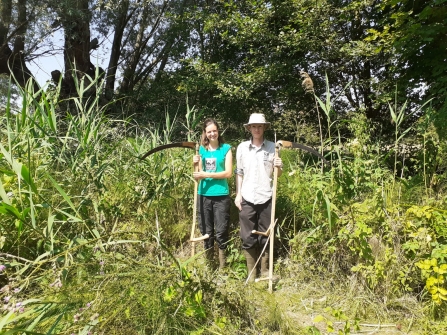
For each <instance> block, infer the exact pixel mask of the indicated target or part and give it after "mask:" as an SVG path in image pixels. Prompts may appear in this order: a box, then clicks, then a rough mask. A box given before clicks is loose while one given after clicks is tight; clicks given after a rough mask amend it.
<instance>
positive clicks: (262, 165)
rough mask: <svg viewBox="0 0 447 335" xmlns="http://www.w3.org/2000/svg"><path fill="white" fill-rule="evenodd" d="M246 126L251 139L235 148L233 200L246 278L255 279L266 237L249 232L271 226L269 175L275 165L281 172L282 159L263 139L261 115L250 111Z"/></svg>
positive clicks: (264, 256) (264, 124) (265, 256)
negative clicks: (245, 261)
mask: <svg viewBox="0 0 447 335" xmlns="http://www.w3.org/2000/svg"><path fill="white" fill-rule="evenodd" d="M244 127H245V129H247V131H249V132H250V133H251V136H252V137H251V140H249V141H245V142H242V143H241V144H239V146H238V147H237V151H236V164H237V165H236V170H235V173H236V199H235V201H234V203H235V204H236V207H237V208H239V222H240V226H241V231H240V236H241V238H242V249H243V252H244V255H245V258H246V259H247V268H248V274H249V275H250V273H251V275H250V277H249V281H254V280H255V277H256V270H254V271H253V272H252V270H253V269H254V266H255V263H256V260H257V259H258V257H259V252H260V251H262V249H263V248H264V246H265V244H266V242H267V237H265V236H262V235H258V234H252V230H257V231H260V232H265V231H267V229H268V228H269V226H270V219H271V210H272V195H273V190H272V176H273V169H274V167H278V168H279V171H278V176H280V175H281V172H282V161H281V158H279V157H275V143H273V142H270V141H267V140H265V139H264V131H265V130H267V129H268V128H269V127H270V122H266V120H265V116H264V114H259V113H253V114H251V115H250V119H249V121H248V123H246V124H244ZM268 250H269V248H268V246H266V248H265V251H264V253H263V254H262V255H261V256H262V258H261V275H262V276H267V275H268V260H269V254H268Z"/></svg>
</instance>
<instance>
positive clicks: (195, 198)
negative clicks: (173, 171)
mask: <svg viewBox="0 0 447 335" xmlns="http://www.w3.org/2000/svg"><path fill="white" fill-rule="evenodd" d="M198 154H199V144H198V143H196V156H197V155H198ZM200 163H201V162H198V163H194V172H199V164H200ZM198 188H199V184H198V182H197V180H196V179H194V205H193V214H192V228H191V239H190V240H191V256H194V254H195V249H196V244H195V242H194V235H195V231H196V221H197V191H198Z"/></svg>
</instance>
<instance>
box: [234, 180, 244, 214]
mask: <svg viewBox="0 0 447 335" xmlns="http://www.w3.org/2000/svg"><path fill="white" fill-rule="evenodd" d="M243 178H244V176H242V175H240V174H236V198H235V199H234V204H235V205H236V207H237V208H239V210H240V211H241V210H242V205H241V201H242V194H241V188H242V179H243Z"/></svg>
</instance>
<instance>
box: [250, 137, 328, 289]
mask: <svg viewBox="0 0 447 335" xmlns="http://www.w3.org/2000/svg"><path fill="white" fill-rule="evenodd" d="M281 148H297V149H302V150H305V151H308V152H310V153H312V154H314V155H316V156H318V157H319V158H320V159H321V160H322V161H323V163H324V164H329V162H328V161H327V160H326V159H325V158H324V157H323V156H322V155H321V154H320V153H319V152H318V151H316V150H314V149H312V148H310V147H308V146H306V145H304V144H300V143H295V142H290V141H283V140H279V141H277V142H276V144H275V158H276V157H279V150H280V149H281ZM273 171H274V172H273V185H272V212H271V217H270V226H269V228H268V229H267V231H265V232H261V231H257V230H253V231H252V234H257V235H262V236H266V237H267V241H268V240H270V244H269V247H270V251H269V276H268V277H267V278H259V279H258V278H257V279H256V280H255V281H256V282H258V281H261V280H268V281H269V292H270V293H272V292H273V252H274V248H273V241H274V238H275V225H276V221H277V220H275V211H276V191H277V185H278V167H276V166H275V168H274V170H273ZM266 246H267V243H266V245H265V246H264V250H265V247H266ZM264 250H262V252H261V255H262V254H263V252H264ZM258 261H259V259H258ZM256 263H257V262H256ZM255 268H256V267H255ZM249 276H250V274H249Z"/></svg>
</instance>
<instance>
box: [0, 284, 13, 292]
mask: <svg viewBox="0 0 447 335" xmlns="http://www.w3.org/2000/svg"><path fill="white" fill-rule="evenodd" d="M10 289H11V286H9V285H5V286H3V287H2V288H1V289H0V292H9V290H10Z"/></svg>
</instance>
